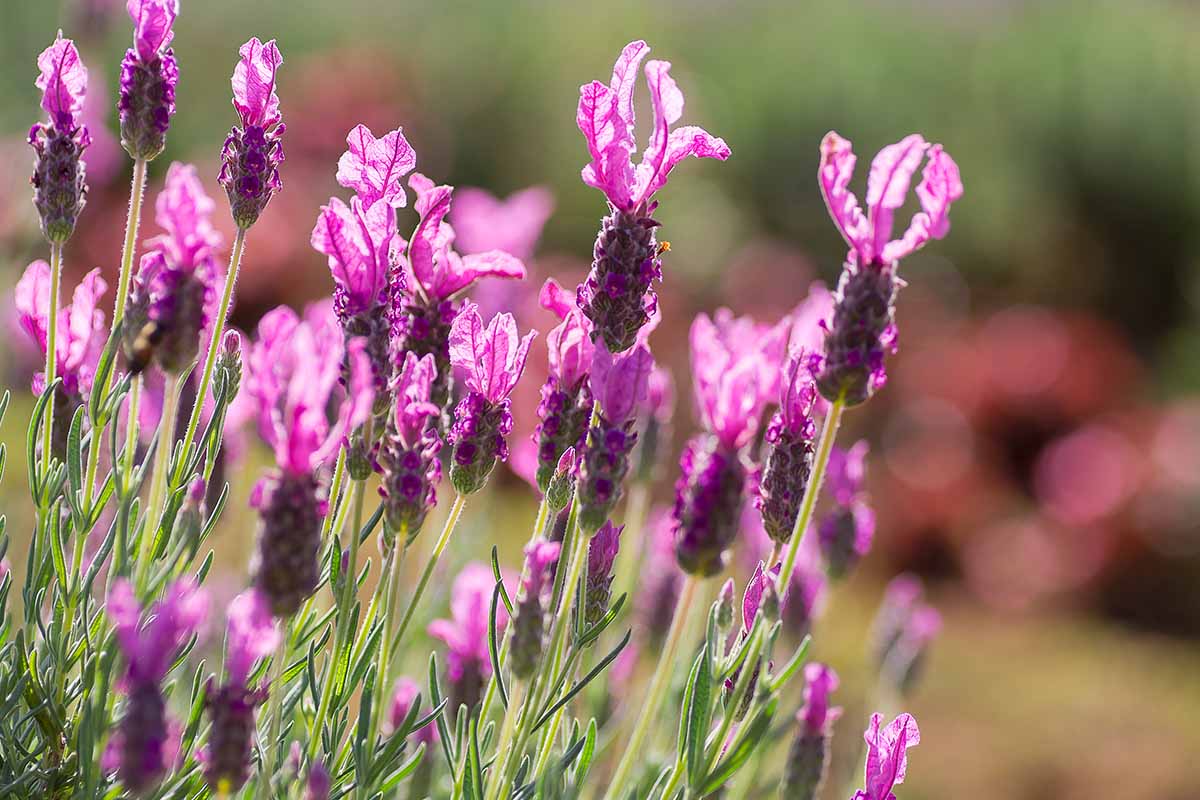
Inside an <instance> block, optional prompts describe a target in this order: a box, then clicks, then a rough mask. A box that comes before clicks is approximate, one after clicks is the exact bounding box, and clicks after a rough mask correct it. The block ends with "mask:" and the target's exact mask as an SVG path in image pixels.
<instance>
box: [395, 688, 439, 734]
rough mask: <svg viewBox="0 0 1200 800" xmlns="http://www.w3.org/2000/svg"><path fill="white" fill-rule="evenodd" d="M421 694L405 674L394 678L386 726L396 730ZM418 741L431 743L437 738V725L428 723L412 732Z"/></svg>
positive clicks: (419, 689)
mask: <svg viewBox="0 0 1200 800" xmlns="http://www.w3.org/2000/svg"><path fill="white" fill-rule="evenodd" d="M420 694H421V687H420V685H419V684H418V683H417V682H416V681H414V680H413V679H412V678H410V677H408V676H407V675H402V676H400V677H399V678H397V679H396V683H395V685H394V686H393V687H392V702H391V706H389V708H388V719H387V722H388V726H389V728H390V729H391V731H397V730H399V729H400V726H401V725H403V724H404V720H405V719H406V718H407V717H408V715H409V712H411V711H412V707H413V703H414V702H416V700H417V698H418V697H419V696H420ZM413 735H414V736H415V737H416V739H417V741H418V742H424V743H425V744H429V745H432V744H434V743H436V742H437V740H438V731H437V725H434V724H429V725H426V726H425V727H423V728H421V729H420V730H418V731H416V732H415V733H414V734H413Z"/></svg>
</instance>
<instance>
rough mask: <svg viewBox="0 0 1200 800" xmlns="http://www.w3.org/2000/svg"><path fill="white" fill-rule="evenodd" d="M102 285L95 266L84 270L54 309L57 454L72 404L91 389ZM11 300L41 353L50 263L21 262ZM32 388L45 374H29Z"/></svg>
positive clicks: (100, 332)
mask: <svg viewBox="0 0 1200 800" xmlns="http://www.w3.org/2000/svg"><path fill="white" fill-rule="evenodd" d="M107 288H108V285H107V284H106V283H105V282H104V279H103V278H101V277H100V269H99V268H96V269H94V270H92V271H91V272H89V273H88V274H87V275H85V276H84V278H83V280H82V281H80V282H79V286H77V287H76V288H75V293H74V295H73V296H72V299H71V304H70V305H69V306H67V307H66V308H60V309H59V310H58V329H57V330H58V332H57V335H56V337H55V342H54V350H55V353H54V358H55V365H56V367H55V372H56V374H57V376H58V377H59V378H61V379H62V383H61V384H60V385H59V389H58V392H57V393H56V394H55V397H54V441H53V442H52V443H51V447H52V449H53V451H54V455H55V457H57V458H60V459H62V458H64V457H65V455H66V450H67V433H68V431H69V430H70V427H71V420H72V419H73V418H74V416H75V410H76V409H77V408H79V406H80V405H82V404H83V398H84V396H85V395H86V394H88V393H89V392H90V391H91V388H92V376H93V375H95V373H96V366H97V364H98V363H99V361H100V354H101V352H102V351H103V350H104V342H105V337H106V335H107V331H108V326H107V325H106V324H105V321H104V311H103V310H102V309H100V308H99V307H98V306H99V300H100V297H101V296H102V295H103V294H104V292H105V290H106V289H107ZM13 306H14V307H15V308H16V311H17V321H18V322H19V324H20V325H21V328H22V330H24V331H25V332H26V333H27V334H29V337H30V338H31V339H33V341H34V343H35V344H36V345H37V347H38V349H39V350H40V351H41V353H42V354H43V355H45V353H46V347H47V332H48V330H49V325H50V265H49V264H47V263H46V262H45V261H40V260H39V261H34V262H32V263H31V264H30V265H29V266H28V267H26V268H25V273H24V274H23V275H22V276H21V279H20V280H19V281H17V285H16V288H15V289H14V290H13ZM31 388H32V390H33V393H34V394H35V395H40V394H41V393H42V392H43V391H45V389H46V376H45V374H44V373H41V372H38V373H37V374H35V375H34V376H33V384H32V387H31Z"/></svg>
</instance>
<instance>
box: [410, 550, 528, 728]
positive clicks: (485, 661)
mask: <svg viewBox="0 0 1200 800" xmlns="http://www.w3.org/2000/svg"><path fill="white" fill-rule="evenodd" d="M509 585H510V586H511V584H509ZM495 586H496V579H495V578H494V577H493V575H492V570H491V567H489V566H487V565H486V564H481V563H479V562H471V563H470V564H467V565H466V566H465V567H463V569H462V571H461V572H459V573H458V577H456V578H455V579H454V585H453V586H452V587H451V589H450V617H451V618H450V619H436V620H434V621H433V622H431V623H429V635H430V636H432V637H434V638H436V639H441V640H442V641H443V642H444V643H445V644H446V649H447V653H446V678H447V681H448V683H449V685H450V692H449V694H450V706H451V707H452V708H458V707H459V705H466V706H467V707H468V708H470V707H472V706H474V705H475V703H476V702H478V701H479V695H480V693H481V692H482V690H483V685H484V683H485V682H486V681H487V679H488V678H489V677H491V674H492V661H491V656H490V655H489V654H488V644H487V643H488V627H487V626H488V617H489V613H490V609H491V605H492V592H493V590H494V589H495ZM507 624H508V614H507V612H506V611H505V608H504V604H503V603H500V604H499V606H498V607H497V609H496V632H497V635H499V634H500V633H502V632H503V630H504V626H505V625H507Z"/></svg>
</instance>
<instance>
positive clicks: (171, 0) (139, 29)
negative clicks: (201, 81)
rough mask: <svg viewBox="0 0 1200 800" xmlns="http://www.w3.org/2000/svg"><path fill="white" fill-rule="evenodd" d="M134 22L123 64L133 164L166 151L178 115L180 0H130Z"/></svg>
mask: <svg viewBox="0 0 1200 800" xmlns="http://www.w3.org/2000/svg"><path fill="white" fill-rule="evenodd" d="M125 8H126V10H127V11H128V12H129V16H130V18H132V19H133V47H132V48H130V49H129V50H128V51H126V53H125V59H124V60H123V61H122V62H121V99H120V100H119V101H118V103H117V109H118V110H119V111H120V112H121V144H122V145H123V146H124V147H125V150H126V152H128V153H129V155H130V156H131V157H133V158H135V159H142V160H145V161H149V160H151V159H153V158H154V157H155V156H157V155H158V154H159V153H161V152H162V151H163V147H165V146H166V137H167V128H168V127H169V126H170V124H171V116H172V115H173V114H174V113H175V85H176V84H177V83H178V81H179V65H178V64H177V63H176V61H175V52H174V51H173V50H172V49H171V48H170V44H171V40H172V39H173V38H174V37H175V32H174V30H172V26H173V25H174V24H175V16H176V14H177V13H178V2H176V0H126V3H125Z"/></svg>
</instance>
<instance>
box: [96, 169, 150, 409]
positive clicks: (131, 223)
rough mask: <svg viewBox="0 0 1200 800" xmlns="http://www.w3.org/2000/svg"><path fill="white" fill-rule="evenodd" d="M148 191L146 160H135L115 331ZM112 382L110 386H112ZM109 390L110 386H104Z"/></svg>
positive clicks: (126, 297) (125, 299)
mask: <svg viewBox="0 0 1200 800" xmlns="http://www.w3.org/2000/svg"><path fill="white" fill-rule="evenodd" d="M145 191H146V160H145V159H142V158H135V159H134V160H133V180H132V181H131V182H130V186H129V216H127V217H126V218H125V246H124V247H122V248H121V274H120V276H119V277H118V278H117V299H116V303H115V305H114V306H113V318H112V327H111V328H110V331H115V330H116V329H117V326H118V325H120V324H121V320H123V319H124V318H125V304H126V303H127V302H128V300H129V282H130V279H131V278H132V276H133V256H134V253H135V252H136V250H137V234H138V226H139V225H140V224H141V221H142V196H143V195H144V194H145ZM111 385H112V384H111V382H110V383H109V386H111ZM104 388H105V390H107V389H108V388H109V387H108V386H106V387H104Z"/></svg>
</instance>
